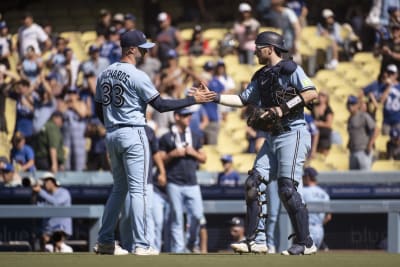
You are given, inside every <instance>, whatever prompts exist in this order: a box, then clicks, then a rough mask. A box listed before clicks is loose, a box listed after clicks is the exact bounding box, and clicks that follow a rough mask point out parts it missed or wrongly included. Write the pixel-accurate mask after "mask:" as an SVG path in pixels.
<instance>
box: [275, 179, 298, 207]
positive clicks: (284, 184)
mask: <svg viewBox="0 0 400 267" xmlns="http://www.w3.org/2000/svg"><path fill="white" fill-rule="evenodd" d="M278 192H279V198H280V199H281V201H283V202H287V201H288V200H289V199H290V198H291V197H292V196H293V194H294V193H295V192H297V191H296V188H295V186H294V184H293V181H292V180H291V179H289V178H285V177H282V178H279V179H278Z"/></svg>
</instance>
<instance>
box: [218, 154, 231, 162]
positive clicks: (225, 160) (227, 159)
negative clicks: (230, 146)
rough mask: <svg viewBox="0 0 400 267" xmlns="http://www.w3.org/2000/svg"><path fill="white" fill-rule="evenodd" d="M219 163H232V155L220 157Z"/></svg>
mask: <svg viewBox="0 0 400 267" xmlns="http://www.w3.org/2000/svg"><path fill="white" fill-rule="evenodd" d="M221 161H223V162H232V161H233V157H232V155H223V156H222V157H221Z"/></svg>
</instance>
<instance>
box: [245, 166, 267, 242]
mask: <svg viewBox="0 0 400 267" xmlns="http://www.w3.org/2000/svg"><path fill="white" fill-rule="evenodd" d="M263 181H264V180H263V177H262V176H261V175H260V174H259V173H258V172H257V171H256V170H251V171H249V177H248V178H247V179H246V182H245V190H246V206H247V212H246V224H245V226H246V240H247V241H249V242H250V241H254V240H255V238H256V235H257V233H258V232H260V231H265V229H258V225H259V220H260V219H262V218H265V217H266V215H264V214H263V212H262V205H265V204H266V201H265V200H262V198H261V195H262V194H265V192H261V191H260V190H259V186H260V184H261V183H262V182H263Z"/></svg>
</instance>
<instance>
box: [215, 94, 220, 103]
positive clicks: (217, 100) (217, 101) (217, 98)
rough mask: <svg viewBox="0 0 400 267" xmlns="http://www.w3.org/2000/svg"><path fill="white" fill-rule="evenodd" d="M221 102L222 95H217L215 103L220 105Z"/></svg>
mask: <svg viewBox="0 0 400 267" xmlns="http://www.w3.org/2000/svg"><path fill="white" fill-rule="evenodd" d="M220 100H221V95H220V94H216V95H215V99H214V100H213V102H214V103H219V102H220Z"/></svg>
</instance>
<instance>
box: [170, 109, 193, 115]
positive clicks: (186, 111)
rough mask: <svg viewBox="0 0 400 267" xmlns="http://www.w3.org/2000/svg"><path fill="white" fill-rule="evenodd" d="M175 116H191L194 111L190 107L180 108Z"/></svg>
mask: <svg viewBox="0 0 400 267" xmlns="http://www.w3.org/2000/svg"><path fill="white" fill-rule="evenodd" d="M174 114H178V115H182V116H184V115H189V114H193V110H192V109H190V108H189V107H186V108H180V109H177V110H175V111H174Z"/></svg>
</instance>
